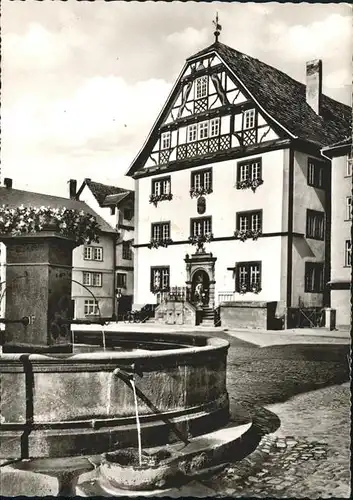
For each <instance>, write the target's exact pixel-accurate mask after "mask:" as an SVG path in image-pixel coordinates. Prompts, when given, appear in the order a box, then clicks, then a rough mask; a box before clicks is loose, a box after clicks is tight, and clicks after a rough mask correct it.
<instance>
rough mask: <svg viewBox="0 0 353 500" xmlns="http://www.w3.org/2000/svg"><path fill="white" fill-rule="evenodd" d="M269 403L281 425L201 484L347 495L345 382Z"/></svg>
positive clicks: (221, 489)
mask: <svg viewBox="0 0 353 500" xmlns="http://www.w3.org/2000/svg"><path fill="white" fill-rule="evenodd" d="M270 409H271V410H272V411H276V412H277V415H279V417H280V419H281V424H282V425H281V427H280V428H279V429H278V430H277V431H276V432H275V433H274V434H272V435H266V436H264V437H263V439H262V440H261V442H260V444H259V446H258V448H257V449H256V450H255V451H254V452H253V453H252V454H251V455H249V456H248V457H247V458H245V459H244V460H242V461H241V462H238V463H235V464H232V465H230V466H229V467H227V469H226V470H225V471H223V472H222V473H221V474H219V475H218V476H217V477H213V478H212V479H210V480H208V481H204V484H205V486H207V487H208V488H211V489H212V490H213V491H214V496H219V495H222V496H224V495H226V496H235V497H236V496H240V497H248V496H257V497H277V498H278V497H279V498H283V497H292V498H293V497H294V498H300V497H308V498H329V497H336V498H349V497H350V460H349V458H350V457H349V455H350V453H349V450H350V437H349V430H350V412H349V409H350V390H349V386H348V385H347V384H344V385H341V386H333V387H329V388H325V389H320V390H318V391H314V392H311V393H307V394H301V395H300V396H296V397H295V398H293V399H292V400H289V401H287V402H286V403H281V404H277V405H273V406H272V407H270ZM289 432H291V434H289Z"/></svg>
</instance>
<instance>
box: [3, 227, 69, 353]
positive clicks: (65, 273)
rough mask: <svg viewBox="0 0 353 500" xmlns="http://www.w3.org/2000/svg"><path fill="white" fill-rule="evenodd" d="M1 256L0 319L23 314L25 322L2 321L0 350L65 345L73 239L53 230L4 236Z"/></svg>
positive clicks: (37, 349)
mask: <svg viewBox="0 0 353 500" xmlns="http://www.w3.org/2000/svg"><path fill="white" fill-rule="evenodd" d="M0 238H1V240H2V241H3V242H4V243H5V245H6V249H7V252H6V253H7V259H6V260H7V262H6V310H5V319H6V321H9V320H10V321H16V320H19V319H21V318H23V317H27V318H28V319H29V322H28V324H21V323H15V322H14V323H6V328H5V335H4V338H3V340H2V345H3V350H4V352H6V351H24V352H34V351H35V352H40V351H42V352H43V351H44V352H45V351H48V352H50V351H61V350H65V352H67V351H68V350H70V349H71V347H70V346H71V338H70V325H69V324H63V322H62V320H65V319H69V318H72V306H71V304H72V301H71V278H72V250H73V249H74V247H75V245H76V243H75V241H74V240H73V239H70V238H67V237H64V236H62V235H60V234H58V233H56V232H55V231H53V230H43V231H40V232H38V233H33V234H24V235H21V236H4V235H2V236H1V237H0Z"/></svg>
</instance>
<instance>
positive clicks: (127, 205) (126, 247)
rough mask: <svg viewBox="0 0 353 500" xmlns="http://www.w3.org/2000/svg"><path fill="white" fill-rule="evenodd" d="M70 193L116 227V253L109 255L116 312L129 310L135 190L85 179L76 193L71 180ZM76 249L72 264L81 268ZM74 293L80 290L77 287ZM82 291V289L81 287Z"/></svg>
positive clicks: (131, 283)
mask: <svg viewBox="0 0 353 500" xmlns="http://www.w3.org/2000/svg"><path fill="white" fill-rule="evenodd" d="M70 183H71V184H70V186H71V188H70V192H71V195H70V196H71V197H74V198H76V199H80V200H82V201H84V202H85V203H87V205H89V206H90V207H91V208H92V209H93V210H94V211H95V212H96V213H98V214H99V215H100V216H101V217H102V218H103V219H104V220H105V221H106V222H107V223H108V224H109V225H110V226H112V227H113V228H115V230H116V240H115V253H114V255H113V256H112V263H111V265H112V269H114V282H113V284H112V287H113V293H114V295H115V299H116V304H115V309H116V310H115V311H114V312H115V314H118V313H119V314H123V313H124V312H125V311H126V310H130V309H131V307H132V303H133V287H134V254H133V248H132V245H133V241H134V192H133V191H131V190H129V189H124V188H120V187H117V186H110V185H106V184H102V183H100V182H95V181H92V180H91V179H85V180H84V181H83V183H82V185H81V186H80V188H79V189H78V191H77V193H76V184H75V181H73V180H71V181H70ZM80 259H81V257H80V255H79V253H78V251H75V252H74V266H75V268H76V267H77V266H78V262H79V261H80V262H79V267H80V268H82V266H84V265H86V264H87V262H85V263H83V262H82V260H80ZM75 272H76V270H75ZM73 290H74V293H75V294H76V293H79V291H78V290H76V287H74V288H73ZM81 293H82V291H81Z"/></svg>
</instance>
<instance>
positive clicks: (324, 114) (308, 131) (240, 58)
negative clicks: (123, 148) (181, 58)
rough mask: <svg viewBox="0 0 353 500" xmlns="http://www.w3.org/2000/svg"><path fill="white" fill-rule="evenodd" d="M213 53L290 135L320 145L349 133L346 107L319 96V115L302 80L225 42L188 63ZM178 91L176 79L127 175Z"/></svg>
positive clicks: (139, 161)
mask: <svg viewBox="0 0 353 500" xmlns="http://www.w3.org/2000/svg"><path fill="white" fill-rule="evenodd" d="M212 53H216V54H217V56H218V57H219V58H220V59H221V61H223V63H224V64H225V65H226V66H227V67H228V69H229V70H230V72H231V73H232V74H233V76H234V78H235V79H236V80H237V81H238V82H239V86H240V88H244V90H245V92H247V93H248V94H249V95H250V96H251V97H252V98H253V100H254V101H255V103H257V104H258V105H259V107H260V108H261V109H262V110H263V112H264V114H265V115H267V117H269V118H270V120H272V121H273V122H276V123H277V125H280V126H281V128H282V129H283V131H284V133H287V135H289V136H290V137H292V138H295V139H301V140H303V141H306V142H309V143H313V144H315V145H316V146H318V147H320V146H321V147H322V146H324V145H325V144H330V143H332V142H335V141H338V140H340V139H341V138H342V137H345V136H346V135H347V134H349V131H350V130H351V126H352V124H351V118H352V112H351V108H350V107H349V106H347V105H345V104H342V103H340V102H338V101H335V100H334V99H331V98H330V97H327V96H325V95H322V100H321V116H318V115H317V114H316V113H315V112H314V111H313V109H312V108H311V107H310V106H309V104H308V103H307V102H306V86H305V85H304V84H303V83H300V82H298V81H297V80H294V79H293V78H291V77H290V76H288V75H286V74H285V73H283V72H282V71H280V70H278V69H276V68H274V67H272V66H270V65H268V64H266V63H263V62H262V61H259V60H258V59H255V58H253V57H250V56H248V55H246V54H242V53H241V52H239V51H237V50H234V49H232V48H231V47H228V46H227V45H224V44H222V43H220V42H215V43H213V44H212V45H210V46H209V47H207V48H205V49H203V50H201V51H200V52H198V53H196V54H195V55H193V56H191V57H189V58H188V59H187V63H188V62H190V61H192V60H194V59H196V58H198V57H201V56H204V55H206V54H212ZM181 76H182V74H181V75H180V77H179V80H180V78H181ZM178 91H179V88H178V82H177V83H176V84H175V85H174V87H173V90H172V91H171V93H170V96H169V98H168V100H167V102H166V104H165V105H164V108H163V110H162V111H161V113H160V115H159V117H158V118H157V120H156V122H155V124H154V126H153V128H152V130H151V132H150V135H149V137H148V138H147V140H146V142H145V144H144V146H143V147H142V149H141V150H140V152H139V153H138V155H137V157H136V158H135V159H134V161H133V163H132V164H131V166H130V168H129V170H128V172H127V175H132V174H133V173H134V172H135V171H137V170H138V169H139V168H140V165H141V164H142V163H143V161H145V160H146V159H147V157H148V154H147V153H146V150H148V149H149V148H150V147H153V145H154V144H153V142H154V134H153V132H154V131H155V130H156V129H158V127H160V126H161V124H162V123H163V120H164V119H165V118H166V115H167V113H168V111H169V107H170V105H171V103H172V102H173V99H174V98H175V95H176V93H177V92H178Z"/></svg>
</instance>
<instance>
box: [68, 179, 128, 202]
mask: <svg viewBox="0 0 353 500" xmlns="http://www.w3.org/2000/svg"><path fill="white" fill-rule="evenodd" d="M84 185H86V186H87V187H88V188H89V189H90V191H91V193H92V194H93V196H94V197H95V199H96V200H97V201H98V204H99V206H100V207H103V206H106V205H104V201H105V199H106V197H107V196H109V195H112V194H120V193H125V192H127V191H129V190H128V189H123V188H120V187H117V186H109V185H107V184H101V183H100V182H94V181H92V180H91V179H85V180H84V183H83V185H82V186H81V188H80V189H79V191H78V196H79V194H81V192H82V190H83V187H84Z"/></svg>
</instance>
